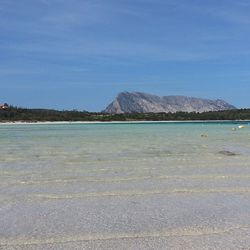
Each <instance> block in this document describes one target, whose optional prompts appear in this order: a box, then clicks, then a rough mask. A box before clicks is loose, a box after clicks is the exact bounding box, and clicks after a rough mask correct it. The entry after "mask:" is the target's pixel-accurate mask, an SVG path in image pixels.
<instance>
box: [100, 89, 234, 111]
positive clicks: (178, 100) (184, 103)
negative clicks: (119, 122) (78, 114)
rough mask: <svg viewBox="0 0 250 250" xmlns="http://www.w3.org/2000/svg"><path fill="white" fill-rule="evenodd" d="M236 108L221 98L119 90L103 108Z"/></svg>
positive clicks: (118, 109) (173, 109)
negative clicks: (157, 94) (212, 98)
mask: <svg viewBox="0 0 250 250" xmlns="http://www.w3.org/2000/svg"><path fill="white" fill-rule="evenodd" d="M229 109H236V107H234V106H233V105H231V104H229V103H227V102H225V101H223V100H209V99H201V98H195V97H187V96H162V97H160V96H156V95H151V94H146V93H141V92H121V93H119V94H118V96H117V97H116V98H115V100H114V101H113V102H112V103H111V104H110V105H108V107H107V108H106V109H105V110H104V112H105V113H111V114H120V113H159V112H165V113H168V112H172V113H174V112H178V111H184V112H205V111H219V110H229Z"/></svg>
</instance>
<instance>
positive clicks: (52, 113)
mask: <svg viewBox="0 0 250 250" xmlns="http://www.w3.org/2000/svg"><path fill="white" fill-rule="evenodd" d="M172 120H175V121H191V120H194V121H199V120H222V121H223V120H250V109H234V110H225V111H209V112H203V113H198V112H191V113H188V112H176V113H127V114H107V113H98V112H87V111H77V110H70V111H69V110H63V111H58V110H53V109H27V108H19V107H13V106H9V108H8V109H7V110H0V122H15V121H23V122H41V121H172Z"/></svg>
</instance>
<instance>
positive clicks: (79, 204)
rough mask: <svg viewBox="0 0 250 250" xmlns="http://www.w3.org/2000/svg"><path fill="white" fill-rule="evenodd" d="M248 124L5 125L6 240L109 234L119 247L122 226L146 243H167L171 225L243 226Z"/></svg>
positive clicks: (194, 229) (202, 228) (0, 133)
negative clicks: (159, 240) (240, 126)
mask: <svg viewBox="0 0 250 250" xmlns="http://www.w3.org/2000/svg"><path fill="white" fill-rule="evenodd" d="M242 124H243V123H231V122H226V123H216V122H215V123H131V124H106V123H105V124H52V125H49V124H42V125H38V124H34V125H32V124H27V125H7V124H5V125H1V126H0V143H1V154H0V201H1V203H0V225H1V226H0V245H3V246H5V247H6V249H7V247H9V249H11V248H12V247H14V246H15V247H17V246H20V247H23V249H28V247H29V248H30V249H33V248H34V249H37V247H41V249H44V247H45V246H46V247H47V248H50V247H52V246H53V247H55V246H58V247H59V246H60V247H62V248H65V249H68V248H69V247H70V248H71V247H72V246H73V245H74V246H76V245H77V246H78V245H79V244H80V245H79V246H80V248H79V249H81V247H83V246H86V247H87V246H88V247H89V245H88V244H92V245H91V247H90V248H93V249H95V248H97V245H95V244H97V243H98V242H99V241H102V240H103V241H105V244H107V245H106V247H107V249H111V248H114V249H115V246H116V244H117V242H118V241H119V242H120V241H121V238H122V235H123V236H124V237H123V238H128V239H129V241H130V244H132V245H131V246H133V244H142V246H143V244H144V243H143V242H139V243H138V242H137V241H138V238H139V239H142V238H147V239H148V240H149V239H154V241H153V242H155V241H156V239H160V238H161V242H164V244H166V242H165V240H166V237H170V236H169V234H170V235H174V234H176V235H177V236H176V237H178V236H180V235H185V234H184V232H186V233H187V234H190V235H192V237H193V238H194V237H198V236H199V234H201V235H203V234H205V232H210V231H211V232H212V235H215V234H216V232H217V233H218V232H224V231H227V230H231V229H230V228H233V229H232V230H234V229H235V230H236V231H237V230H239V228H246V227H248V225H249V224H250V215H249V211H250V202H249V198H250V197H249V193H250V125H249V124H248V123H244V126H245V127H244V128H242V129H238V126H239V125H242ZM232 128H236V131H233V130H232ZM242 230H243V229H242ZM244 233H245V231H244ZM222 234H223V233H222ZM76 235H77V237H76ZM119 235H120V236H119ZM136 235H137V236H138V237H136ZM242 235H243V232H238V231H237V232H235V234H234V235H233V236H232V235H231V238H233V237H236V238H237V239H238V240H239V241H240V239H241V237H242V239H243V238H244V237H243V236H242ZM125 236H126V237H125ZM172 237H173V238H172V241H171V242H173V244H174V246H179V244H180V242H179V241H178V239H177V238H175V237H174V236H172ZM223 237H228V236H225V235H223ZM189 238H190V236H189ZM90 239H92V240H90ZM184 239H185V237H184ZM233 239H234V238H233ZM149 241H150V240H149ZM203 241H204V242H205V243H204V244H207V245H208V246H213V244H214V246H219V245H217V244H218V243H216V240H215V239H213V238H211V237H210V238H209V237H208V238H203ZM27 242H28V243H30V244H28V245H27V244H26V243H27ZM46 242H47V243H46ZM70 242H71V243H70ZM90 242H91V243H90ZM109 242H110V243H109ZM157 242H158V241H157ZM168 242H169V239H168ZM151 243H152V242H151V241H150V243H149V244H151ZM158 243H159V242H158ZM158 243H157V244H158ZM189 243H190V244H194V245H190V246H191V247H193V246H198V243H197V240H196V238H194V239H193V240H191V241H189ZM245 243H246V241H245ZM248 243H249V242H247V244H248ZM44 244H45V245H44ZM46 244H47V245H46ZM67 244H73V245H67ZM103 244H104V243H103ZM119 244H124V249H126V248H127V247H128V245H127V243H126V241H123V242H120V243H119ZM152 244H155V243H152ZM159 244H160V243H159ZM195 244H196V245H195ZM209 244H210V245H209ZM225 244H226V242H225ZM227 244H229V242H227ZM232 244H233V243H232ZM24 246H25V247H24ZM159 246H160V245H159ZM164 246H165V245H164ZM229 247H231V245H229ZM145 248H146V247H145ZM145 248H144V249H145ZM159 248H160V247H159ZM45 249H46V248H45ZM53 249H54V248H53ZM58 249H59V248H58ZM60 249H61V248H60ZM131 249H132V248H131ZM157 249H158V248H157Z"/></svg>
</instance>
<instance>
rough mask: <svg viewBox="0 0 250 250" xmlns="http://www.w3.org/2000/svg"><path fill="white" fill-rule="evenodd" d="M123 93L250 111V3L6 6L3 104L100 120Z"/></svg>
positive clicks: (13, 2) (100, 0)
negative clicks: (94, 114) (97, 115)
mask: <svg viewBox="0 0 250 250" xmlns="http://www.w3.org/2000/svg"><path fill="white" fill-rule="evenodd" d="M124 90H126V91H142V92H149V93H153V94H158V95H188V96H197V97H205V98H212V99H216V98H222V99H225V100H226V101H228V102H231V103H232V104H234V105H236V106H238V107H250V98H249V93H250V1H249V0H237V1H236V0H219V1H218V0H209V1H201V0H188V1H187V0H70V1H68V0H22V1H20V0H0V102H8V103H11V104H13V105H18V106H23V107H43V108H57V109H74V108H76V109H79V110H82V109H85V110H89V111H99V110H102V109H103V108H104V107H105V106H106V105H107V104H108V103H109V102H111V101H112V99H113V98H114V97H115V96H116V94H117V93H118V92H120V91H124Z"/></svg>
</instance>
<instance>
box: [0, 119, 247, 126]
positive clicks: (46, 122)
mask: <svg viewBox="0 0 250 250" xmlns="http://www.w3.org/2000/svg"><path fill="white" fill-rule="evenodd" d="M145 123H249V124H250V120H188V121H177V120H173V121H108V122H107V121H104V122H102V121H43V122H35V121H30V122H27V121H15V122H2V121H0V126H1V125H70V124H145Z"/></svg>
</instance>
